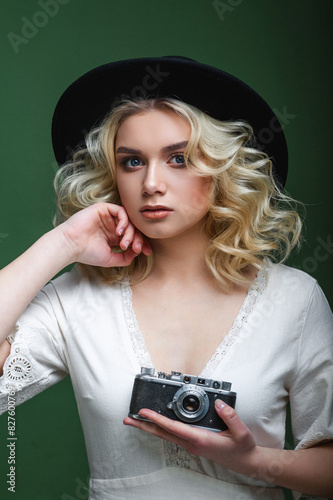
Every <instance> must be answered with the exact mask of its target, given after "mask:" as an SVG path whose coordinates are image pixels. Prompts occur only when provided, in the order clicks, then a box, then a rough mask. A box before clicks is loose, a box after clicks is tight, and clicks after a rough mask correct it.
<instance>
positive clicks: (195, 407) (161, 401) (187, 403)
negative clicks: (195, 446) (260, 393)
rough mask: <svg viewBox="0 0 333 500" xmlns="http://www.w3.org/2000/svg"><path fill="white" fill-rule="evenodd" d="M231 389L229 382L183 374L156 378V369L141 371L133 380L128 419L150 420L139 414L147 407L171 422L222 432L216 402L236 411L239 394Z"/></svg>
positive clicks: (162, 374)
mask: <svg viewBox="0 0 333 500" xmlns="http://www.w3.org/2000/svg"><path fill="white" fill-rule="evenodd" d="M230 389H231V383H230V382H223V381H218V380H211V379H206V378H203V377H196V376H194V375H187V374H182V373H180V372H171V374H170V375H167V374H166V373H164V372H159V373H158V374H157V376H156V375H155V374H154V369H153V368H141V373H140V374H138V375H136V377H135V379H134V385H133V392H132V398H131V403H130V411H129V417H132V418H135V419H138V420H146V421H147V420H148V419H146V418H144V417H141V415H139V411H140V410H141V409H142V408H148V409H150V410H154V411H156V412H157V413H160V414H161V415H163V416H165V417H168V418H170V419H172V420H178V421H180V422H184V423H187V424H190V425H193V426H196V427H200V428H204V429H208V430H211V431H216V432H220V431H223V430H225V429H227V426H226V424H225V423H224V422H223V420H222V419H221V418H220V417H219V416H218V414H217V413H216V411H215V400H216V399H221V400H222V401H224V402H225V403H227V404H228V405H229V406H231V407H232V408H234V407H235V403H236V393H235V392H232V391H231V390H230Z"/></svg>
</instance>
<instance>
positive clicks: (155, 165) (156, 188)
mask: <svg viewBox="0 0 333 500" xmlns="http://www.w3.org/2000/svg"><path fill="white" fill-rule="evenodd" d="M142 188H143V194H144V195H146V196H152V195H154V194H160V195H163V194H165V192H166V183H165V179H164V177H163V167H162V166H161V165H160V164H159V162H152V163H149V164H148V166H147V168H146V171H145V176H144V179H143V186H142Z"/></svg>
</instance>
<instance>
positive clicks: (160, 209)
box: [140, 205, 173, 219]
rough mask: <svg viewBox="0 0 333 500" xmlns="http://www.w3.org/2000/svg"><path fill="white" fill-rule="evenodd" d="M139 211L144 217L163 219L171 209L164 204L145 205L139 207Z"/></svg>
mask: <svg viewBox="0 0 333 500" xmlns="http://www.w3.org/2000/svg"><path fill="white" fill-rule="evenodd" d="M140 212H141V214H142V216H143V217H144V218H145V219H164V218H165V217H168V215H170V214H171V213H172V212H173V210H172V208H169V207H166V206H164V205H145V206H143V207H142V208H141V209H140Z"/></svg>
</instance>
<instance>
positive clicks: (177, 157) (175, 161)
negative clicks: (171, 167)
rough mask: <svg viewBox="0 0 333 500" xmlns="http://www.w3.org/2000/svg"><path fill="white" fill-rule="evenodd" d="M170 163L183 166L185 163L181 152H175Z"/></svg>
mask: <svg viewBox="0 0 333 500" xmlns="http://www.w3.org/2000/svg"><path fill="white" fill-rule="evenodd" d="M171 163H173V164H175V165H180V166H184V165H185V158H184V155H183V154H180V153H177V154H175V155H173V156H172V157H171Z"/></svg>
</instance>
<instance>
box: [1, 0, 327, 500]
mask: <svg viewBox="0 0 333 500" xmlns="http://www.w3.org/2000/svg"><path fill="white" fill-rule="evenodd" d="M332 7H333V3H332V2H331V0H321V1H320V2H316V1H315V0H312V1H309V0H306V1H305V0H294V1H283V0H281V1H274V0H221V1H220V2H219V3H217V2H213V1H212V0H208V1H207V0H183V1H181V0H140V1H135V0H122V1H119V0H109V1H107V0H94V1H92V0H90V1H89V0H58V1H57V0H45V1H43V0H39V1H36V0H24V1H23V0H21V1H16V2H12V1H11V0H2V2H1V7H0V19H1V21H0V23H1V38H0V46H1V80H2V81H1V105H2V107H1V148H0V155H1V169H0V172H1V182H0V189H1V193H0V194H1V196H0V204H1V210H0V213H1V218H0V266H1V267H3V266H4V265H6V264H7V263H9V262H10V261H11V260H13V259H14V258H15V257H16V256H18V255H19V254H20V253H22V252H23V251H24V250H25V249H26V248H27V247H28V246H29V245H31V244H32V243H33V242H34V241H35V240H36V239H37V238H38V237H39V236H40V235H42V234H43V233H44V232H46V231H48V230H49V229H51V227H52V222H51V221H52V217H53V213H54V197H53V187H52V179H53V176H54V172H55V170H56V164H55V160H54V156H53V153H52V147H51V140H50V123H51V118H52V113H53V109H54V106H55V104H56V102H57V99H58V98H59V96H60V94H61V93H62V92H63V90H64V89H65V88H66V87H67V86H68V85H69V84H70V83H71V82H72V81H73V80H74V79H76V78H77V77H79V76H80V75H81V74H83V73H84V72H86V71H88V70H89V69H91V68H93V67H95V66H98V65H100V64H104V63H107V62H109V61H113V60H117V59H123V58H134V57H144V56H159V55H177V54H180V55H184V56H187V57H191V58H194V59H197V60H199V61H201V62H204V63H207V64H211V65H213V66H217V67H219V68H221V69H224V70H226V71H228V72H230V73H232V74H234V75H236V76H238V77H239V78H241V79H243V80H244V81H246V82H247V83H248V84H249V85H251V86H253V87H254V88H255V89H256V90H257V91H258V92H259V93H260V94H261V95H262V96H263V97H264V98H265V99H266V100H267V101H268V102H269V103H270V105H271V106H272V107H273V108H275V109H276V110H278V111H279V112H280V113H282V114H283V113H284V116H285V121H284V122H283V123H284V125H285V134H286V136H287V140H288V144H289V151H290V174H289V176H288V182H287V190H288V192H289V193H291V194H292V196H293V197H295V198H296V199H298V200H301V201H302V202H303V203H305V205H306V209H307V222H306V229H305V243H304V245H303V248H302V251H301V252H300V253H299V254H298V255H294V256H293V257H292V259H291V260H290V263H291V264H292V265H293V266H295V267H298V268H300V269H303V270H305V271H307V272H309V273H310V274H312V275H313V276H314V277H315V278H316V279H318V281H319V283H320V284H321V286H322V288H323V289H324V292H325V293H326V295H327V297H328V299H329V301H330V302H331V304H332V303H333V300H332V299H333V285H332V279H331V276H332V262H333V258H332V253H333V248H332V245H330V242H331V239H332V231H331V213H332V197H331V190H332V170H331V169H332V159H331V156H332V155H331V135H332V126H331V116H332V101H331V79H332V77H331V70H330V66H331V63H330V62H329V61H330V55H331V49H332V46H331V42H330V35H331V33H330V32H331V14H332V10H333V9H332ZM41 13H42V14H41ZM29 23H30V24H29ZM31 23H32V24H31ZM282 355H283V353H282ZM119 375H120V374H119ZM115 383H116V381H115ZM16 427H17V438H18V439H17V446H16V493H15V494H13V493H8V492H7V485H6V479H5V478H6V474H7V473H8V464H7V457H8V452H7V448H6V437H7V416H6V415H4V416H2V417H1V419H0V478H1V484H0V497H1V498H2V499H7V498H15V499H16V500H21V499H22V500H23V499H24V500H30V499H33V500H42V499H43V500H44V499H48V500H53V499H54V500H55V499H61V500H71V499H86V498H88V495H87V490H86V489H85V485H87V484H88V474H89V471H88V466H87V459H86V454H85V446H84V442H83V437H82V431H81V427H80V423H79V419H78V414H77V410H76V404H75V399H74V396H73V392H72V388H71V385H70V381H69V380H65V381H63V382H61V383H60V384H57V385H56V386H54V387H53V388H51V389H49V390H48V391H46V392H45V393H43V394H40V395H38V396H36V397H35V398H34V399H33V400H31V401H29V402H27V403H25V404H23V405H22V406H20V407H18V408H17V410H16ZM289 440H290V439H289ZM286 495H287V497H288V498H290V496H289V494H288V493H286Z"/></svg>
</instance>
